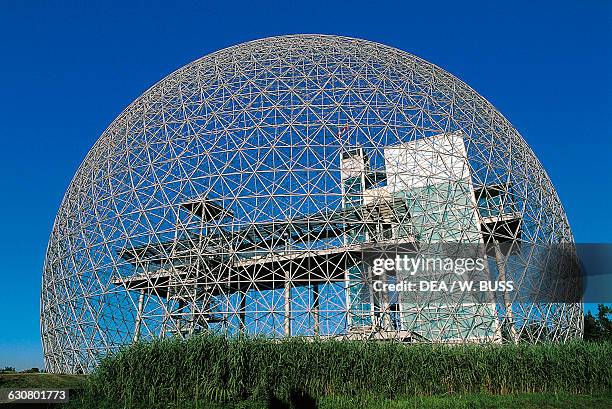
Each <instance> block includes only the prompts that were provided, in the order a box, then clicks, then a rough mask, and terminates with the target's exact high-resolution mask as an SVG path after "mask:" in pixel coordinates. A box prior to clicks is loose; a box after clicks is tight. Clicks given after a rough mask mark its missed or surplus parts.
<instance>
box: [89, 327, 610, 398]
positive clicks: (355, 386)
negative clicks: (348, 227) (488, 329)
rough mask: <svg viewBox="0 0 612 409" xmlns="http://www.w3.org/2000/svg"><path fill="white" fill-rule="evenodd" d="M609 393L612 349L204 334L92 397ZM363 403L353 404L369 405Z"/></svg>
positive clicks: (146, 350)
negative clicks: (229, 336)
mask: <svg viewBox="0 0 612 409" xmlns="http://www.w3.org/2000/svg"><path fill="white" fill-rule="evenodd" d="M609 391H612V344H611V343H585V342H572V343H568V344H547V345H528V344H525V345H456V346H449V345H431V344H422V345H405V344H400V343H393V342H390V343H381V342H341V341H332V340H326V341H314V342H313V341H307V340H304V339H299V338H291V339H288V340H285V341H282V342H274V341H270V340H264V339H248V338H240V339H227V338H223V337H217V336H201V337H194V338H191V339H189V340H186V341H182V340H178V339H165V340H158V341H154V342H152V343H141V344H136V345H132V346H129V347H127V348H125V349H123V350H121V351H119V352H118V353H117V354H115V355H113V356H110V357H108V358H106V359H104V360H103V361H102V362H101V364H100V366H99V367H98V369H97V370H96V371H95V373H94V374H92V375H91V377H90V383H89V385H88V388H87V389H86V394H85V397H84V398H86V399H90V400H91V401H93V402H108V404H109V405H111V406H109V407H113V406H112V405H113V402H114V403H121V404H123V405H125V407H131V406H130V405H132V406H133V407H138V406H137V405H144V406H145V407H146V406H147V405H148V406H150V407H155V405H159V404H162V405H166V406H168V405H172V404H175V403H176V402H181V404H182V405H183V406H184V405H186V404H187V402H196V401H199V402H209V405H213V407H215V406H214V405H221V404H231V402H240V403H239V404H236V405H247V404H250V403H248V402H253V405H260V404H261V403H258V402H270V401H272V402H274V401H276V402H279V403H280V404H282V403H285V404H288V403H291V402H293V401H295V399H296V397H298V400H299V399H302V402H305V401H306V402H319V403H320V406H321V407H325V405H327V403H329V402H332V401H333V402H334V403H333V404H334V405H335V406H329V407H342V406H341V405H343V403H342V402H343V401H342V398H339V397H344V396H364V394H367V395H371V396H373V397H372V398H371V399H372V402H373V405H374V406H372V407H390V408H402V407H420V406H423V405H430V406H424V407H444V406H443V405H444V404H445V403H444V402H445V401H444V399H451V400H452V407H457V405H461V404H462V403H461V402H462V401H461V400H457V399H458V398H457V397H458V396H464V395H465V396H469V399H476V400H475V401H473V402H472V401H470V402H469V403H468V404H466V405H467V406H465V407H472V406H474V405H476V407H496V406H486V402H489V401H491V400H500V401H499V402H497V403H499V404H500V405H501V404H506V405H514V404H515V402H513V401H512V399H522V398H520V396H527V397H525V398H524V399H532V400H533V399H536V400H537V399H539V398H538V396H539V397H541V396H544V397H546V398H542V399H543V401H540V402H536V403H534V405H536V406H537V407H541V405H542V404H549V403H550V402H551V401H552V400H551V399H550V396H566V397H562V398H561V399H562V400H564V401H572V399H574V400H579V399H590V398H589V397H588V396H587V397H584V398H580V397H577V396H579V395H590V394H593V396H594V397H593V399H598V398H597V396H600V395H602V394H606V393H608V392H609ZM530 393H535V394H536V395H533V396H532V397H529V396H530V395H528V394H530ZM525 394H527V395H525ZM558 394H565V395H558ZM431 395H435V396H434V397H431V398H430V397H429V396H431ZM448 395H451V397H449V398H445V396H448ZM491 395H500V396H499V397H497V396H494V397H491ZM405 396H415V397H414V398H403V397H405ZM482 396H484V397H482ZM507 396H510V397H507ZM513 396H514V397H513ZM300 397H301V398H300ZM479 397H482V398H479ZM334 399H336V401H334ZM338 399H340V400H338ZM360 399H361V398H360ZM363 399H365V398H363ZM419 399H423V401H422V402H420V401H419ZM466 399H468V398H466ZM477 399H482V402H484V403H482V404H481V403H479V402H478V401H477ZM432 402H433V403H432ZM504 402H505V403H504ZM353 403H354V402H349V403H348V404H347V405H348V406H344V407H354V406H364V405H367V402H363V405H354V404H353ZM497 403H496V404H497ZM524 403H525V404H527V401H525V402H524ZM590 403H592V404H593V405H595V404H597V403H596V402H590ZM381 404H386V405H387V406H380V405H381ZM438 404H439V405H438ZM338 405H340V406H338ZM431 405H438V406H431ZM440 405H442V406H440ZM449 405H450V404H449ZM478 405H480V406H478ZM521 405H522V404H521ZM498 406H499V405H498ZM571 406H572V407H573V408H576V407H580V406H579V404H578V403H572V404H571ZM237 407H238V406H237ZM459 407H460V406H459ZM501 407H504V406H501ZM508 407H510V406H508ZM552 407H556V406H552ZM559 407H564V406H559Z"/></svg>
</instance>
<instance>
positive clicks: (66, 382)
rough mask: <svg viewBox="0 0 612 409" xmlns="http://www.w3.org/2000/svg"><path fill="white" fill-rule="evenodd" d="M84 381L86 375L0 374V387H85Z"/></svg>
mask: <svg viewBox="0 0 612 409" xmlns="http://www.w3.org/2000/svg"><path fill="white" fill-rule="evenodd" d="M86 383H87V376H86V375H62V374H50V373H9V374H0V388H22V389H25V388H58V389H82V388H84V387H85V385H86Z"/></svg>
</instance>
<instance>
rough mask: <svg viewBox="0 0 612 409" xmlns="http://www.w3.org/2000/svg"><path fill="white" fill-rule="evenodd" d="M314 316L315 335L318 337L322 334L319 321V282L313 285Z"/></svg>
mask: <svg viewBox="0 0 612 409" xmlns="http://www.w3.org/2000/svg"><path fill="white" fill-rule="evenodd" d="M312 317H313V319H314V335H315V337H318V336H319V334H320V322H319V284H313V285H312Z"/></svg>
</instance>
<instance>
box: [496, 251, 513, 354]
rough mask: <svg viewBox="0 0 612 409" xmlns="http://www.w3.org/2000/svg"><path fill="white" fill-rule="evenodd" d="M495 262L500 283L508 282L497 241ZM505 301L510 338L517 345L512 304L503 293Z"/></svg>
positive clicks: (505, 293)
mask: <svg viewBox="0 0 612 409" xmlns="http://www.w3.org/2000/svg"><path fill="white" fill-rule="evenodd" d="M494 247H495V261H496V263H497V271H498V273H499V274H498V276H497V280H498V281H506V257H505V256H504V255H503V254H502V252H501V249H500V248H499V242H498V241H497V240H495V244H494ZM503 299H504V308H505V310H506V317H507V319H508V321H509V322H510V336H511V337H512V341H513V342H514V343H515V344H516V343H518V341H519V340H518V334H517V333H516V328H515V327H514V312H513V311H512V303H511V302H510V299H509V298H508V293H507V292H505V291H504V293H503Z"/></svg>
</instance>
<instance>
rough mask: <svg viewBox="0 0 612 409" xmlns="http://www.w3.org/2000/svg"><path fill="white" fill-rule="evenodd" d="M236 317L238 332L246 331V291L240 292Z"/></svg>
mask: <svg viewBox="0 0 612 409" xmlns="http://www.w3.org/2000/svg"><path fill="white" fill-rule="evenodd" d="M238 308H239V310H238V319H239V320H240V332H241V333H245V332H246V293H242V294H240V307H238Z"/></svg>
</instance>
